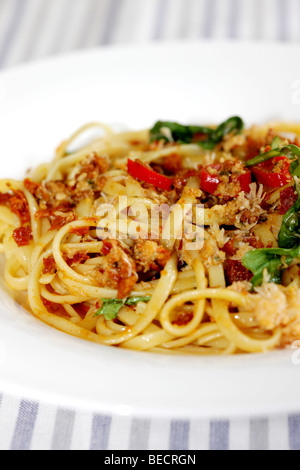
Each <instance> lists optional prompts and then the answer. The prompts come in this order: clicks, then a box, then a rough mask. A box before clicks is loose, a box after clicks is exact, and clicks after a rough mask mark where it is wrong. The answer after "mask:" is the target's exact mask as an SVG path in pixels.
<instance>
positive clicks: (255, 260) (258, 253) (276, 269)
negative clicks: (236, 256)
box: [243, 244, 300, 287]
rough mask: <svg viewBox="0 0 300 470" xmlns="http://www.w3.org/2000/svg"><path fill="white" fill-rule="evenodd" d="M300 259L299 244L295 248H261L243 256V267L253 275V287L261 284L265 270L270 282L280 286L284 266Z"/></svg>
mask: <svg viewBox="0 0 300 470" xmlns="http://www.w3.org/2000/svg"><path fill="white" fill-rule="evenodd" d="M299 257H300V244H299V246H297V247H296V248H293V249H286V248H262V249H261V250H252V251H249V252H248V253H246V254H245V256H244V258H243V266H244V267H245V268H247V269H249V271H251V272H252V273H253V278H252V280H251V283H252V285H253V286H254V287H256V286H259V285H261V284H262V282H263V276H264V271H265V270H267V272H268V274H269V277H270V282H274V283H275V284H280V283H281V279H282V273H283V271H284V266H288V265H290V264H291V263H292V261H293V259H294V258H299Z"/></svg>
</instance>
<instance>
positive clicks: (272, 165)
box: [251, 156, 293, 188]
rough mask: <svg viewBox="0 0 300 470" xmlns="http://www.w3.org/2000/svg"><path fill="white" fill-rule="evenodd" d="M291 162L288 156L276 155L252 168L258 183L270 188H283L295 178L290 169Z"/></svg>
mask: <svg viewBox="0 0 300 470" xmlns="http://www.w3.org/2000/svg"><path fill="white" fill-rule="evenodd" d="M290 164H291V161H290V160H289V159H288V158H287V157H284V156H281V157H274V158H271V159H270V160H267V161H266V162H263V163H259V164H258V165H255V166H253V167H252V168H251V170H252V173H253V174H254V176H255V178H256V181H257V182H258V183H260V184H264V185H265V186H268V187H269V188H281V187H282V186H285V185H286V184H288V183H289V182H290V181H292V179H293V178H292V176H291V174H290V171H289V170H290Z"/></svg>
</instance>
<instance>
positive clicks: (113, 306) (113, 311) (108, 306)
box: [95, 299, 125, 320]
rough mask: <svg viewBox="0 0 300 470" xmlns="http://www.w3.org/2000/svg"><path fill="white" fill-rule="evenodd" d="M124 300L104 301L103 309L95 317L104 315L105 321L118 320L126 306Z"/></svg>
mask: <svg viewBox="0 0 300 470" xmlns="http://www.w3.org/2000/svg"><path fill="white" fill-rule="evenodd" d="M124 303H125V302H124V300H118V299H103V300H102V307H101V308H100V309H99V310H98V312H97V313H96V314H95V317H98V316H100V315H103V316H104V318H105V320H114V319H115V318H117V316H118V313H119V311H120V310H121V308H122V307H123V306H124Z"/></svg>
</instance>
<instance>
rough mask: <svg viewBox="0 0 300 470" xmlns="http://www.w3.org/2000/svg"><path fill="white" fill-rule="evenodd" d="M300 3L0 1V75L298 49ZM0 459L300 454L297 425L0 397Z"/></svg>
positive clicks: (297, 420) (289, 419)
mask: <svg viewBox="0 0 300 470" xmlns="http://www.w3.org/2000/svg"><path fill="white" fill-rule="evenodd" d="M299 21H300V0H51V1H49V0H0V68H2V69H5V68H8V67H12V66H14V65H17V64H21V63H25V62H28V61H31V60H37V59H39V58H44V57H49V56H51V55H54V54H62V53H66V52H69V51H73V50H79V49H81V50H82V49H86V48H90V47H95V46H100V45H102V46H107V45H112V44H120V43H123V44H129V43H147V42H150V41H166V40H168V41H169V40H178V39H196V38H206V39H214V38H218V39H227V38H228V39H233V40H244V39H254V40H277V41H291V42H298V41H299V40H300V28H299ZM0 449H1V450H128V449H131V450H147V449H150V450H174V451H175V450H179V451H181V450H198V449H199V450H202V449H205V450H228V449H231V450H300V416H298V415H293V416H269V417H262V418H252V417H249V418H247V419H245V418H243V419H237V418H234V419H231V420H222V421H216V420H211V421H209V420H202V421H201V420H193V419H191V420H190V421H181V420H170V421H168V420H159V419H153V420H150V419H148V418H146V417H145V418H135V417H134V416H132V417H121V416H106V415H99V414H97V413H91V412H86V411H83V410H67V409H61V408H60V407H58V406H57V407H55V406H50V405H48V404H47V403H42V402H41V403H37V402H35V401H30V400H28V399H26V400H25V399H23V397H12V396H9V395H7V394H5V393H1V391H0Z"/></svg>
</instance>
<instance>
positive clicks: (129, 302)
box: [125, 295, 151, 305]
mask: <svg viewBox="0 0 300 470" xmlns="http://www.w3.org/2000/svg"><path fill="white" fill-rule="evenodd" d="M150 300H151V296H150V295H145V296H144V297H129V298H128V299H127V300H126V302H125V304H126V305H137V304H138V303H139V302H149V301H150Z"/></svg>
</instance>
